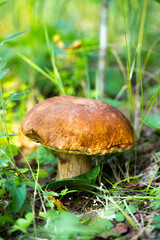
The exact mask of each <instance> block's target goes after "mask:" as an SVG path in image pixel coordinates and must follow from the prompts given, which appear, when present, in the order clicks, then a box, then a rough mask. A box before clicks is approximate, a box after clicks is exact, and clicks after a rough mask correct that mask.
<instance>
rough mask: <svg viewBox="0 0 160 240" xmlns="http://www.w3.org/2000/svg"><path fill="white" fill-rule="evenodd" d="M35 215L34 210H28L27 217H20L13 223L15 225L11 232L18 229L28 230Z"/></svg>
mask: <svg viewBox="0 0 160 240" xmlns="http://www.w3.org/2000/svg"><path fill="white" fill-rule="evenodd" d="M33 218H34V215H33V213H32V212H28V213H27V214H26V215H25V218H19V219H18V220H17V221H16V222H15V224H14V225H13V227H12V228H11V230H10V233H11V232H15V231H17V230H19V231H21V232H24V233H26V232H27V228H28V227H29V226H30V225H31V224H32V221H33Z"/></svg>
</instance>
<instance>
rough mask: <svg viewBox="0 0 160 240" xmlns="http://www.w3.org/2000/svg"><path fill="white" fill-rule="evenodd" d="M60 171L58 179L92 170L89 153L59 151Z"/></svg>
mask: <svg viewBox="0 0 160 240" xmlns="http://www.w3.org/2000/svg"><path fill="white" fill-rule="evenodd" d="M57 157H58V173H57V179H56V180H60V179H66V178H73V177H76V176H78V175H81V174H83V173H86V172H89V171H90V170H91V162H90V157H89V156H87V155H80V154H70V153H61V152H58V153H57Z"/></svg>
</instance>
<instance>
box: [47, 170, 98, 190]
mask: <svg viewBox="0 0 160 240" xmlns="http://www.w3.org/2000/svg"><path fill="white" fill-rule="evenodd" d="M99 172H100V166H96V167H94V168H92V169H91V170H90V171H89V172H87V173H85V174H82V175H79V176H77V177H74V178H70V179H62V180H58V181H54V182H51V183H49V184H47V185H45V186H43V189H45V188H47V189H53V188H55V187H62V186H63V187H66V186H72V185H73V186H83V185H88V186H89V185H94V184H95V181H96V179H97V176H98V173H99Z"/></svg>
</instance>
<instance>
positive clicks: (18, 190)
mask: <svg viewBox="0 0 160 240" xmlns="http://www.w3.org/2000/svg"><path fill="white" fill-rule="evenodd" d="M18 180H19V185H17V184H16V183H15V181H13V180H12V179H10V180H6V182H5V186H6V187H7V189H8V190H9V192H10V194H11V196H12V201H11V204H10V205H9V206H10V210H11V211H12V212H13V213H16V212H18V211H19V210H20V208H21V207H22V206H23V204H24V200H25V198H26V185H25V183H24V182H22V181H21V180H20V179H18Z"/></svg>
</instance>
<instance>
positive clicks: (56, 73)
mask: <svg viewBox="0 0 160 240" xmlns="http://www.w3.org/2000/svg"><path fill="white" fill-rule="evenodd" d="M44 35H45V39H46V44H47V48H48V53H49V55H50V59H51V63H52V67H53V72H54V77H55V79H56V81H57V84H58V86H59V88H60V89H61V91H62V94H63V95H65V91H64V86H63V83H62V79H61V77H60V74H59V71H58V68H57V66H56V58H55V52H54V46H52V45H51V43H50V40H49V36H48V31H47V28H46V27H44Z"/></svg>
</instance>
